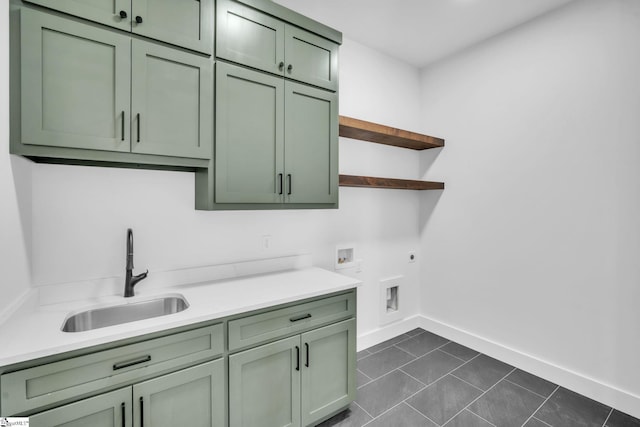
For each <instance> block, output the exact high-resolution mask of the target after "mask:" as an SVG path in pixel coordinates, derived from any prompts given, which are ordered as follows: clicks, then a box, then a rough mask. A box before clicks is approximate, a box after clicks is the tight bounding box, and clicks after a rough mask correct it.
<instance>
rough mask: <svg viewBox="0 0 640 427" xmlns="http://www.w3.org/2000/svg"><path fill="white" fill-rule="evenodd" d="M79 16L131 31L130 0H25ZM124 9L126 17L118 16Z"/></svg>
mask: <svg viewBox="0 0 640 427" xmlns="http://www.w3.org/2000/svg"><path fill="white" fill-rule="evenodd" d="M25 1H27V2H29V3H34V4H39V5H41V6H45V7H48V8H51V9H55V10H59V11H61V12H65V13H68V14H70V15H75V16H78V17H80V18H84V19H88V20H90V21H94V22H98V23H100V24H104V25H109V26H111V27H115V28H119V29H121V30H125V31H131V0H25ZM120 11H124V12H125V13H126V14H127V16H126V18H122V17H120Z"/></svg>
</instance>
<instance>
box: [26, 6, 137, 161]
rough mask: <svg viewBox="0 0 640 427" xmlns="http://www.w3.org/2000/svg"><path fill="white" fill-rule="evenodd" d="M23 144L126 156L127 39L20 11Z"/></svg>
mask: <svg viewBox="0 0 640 427" xmlns="http://www.w3.org/2000/svg"><path fill="white" fill-rule="evenodd" d="M20 31H21V34H20V36H21V40H20V43H21V79H22V80H21V93H22V95H21V116H22V141H23V143H25V144H34V145H48V146H55V147H71V148H87V149H92V150H111V151H129V149H130V144H129V117H130V114H129V102H130V76H129V74H130V66H131V62H130V54H131V40H130V38H129V37H127V36H123V35H121V34H116V33H114V32H112V31H107V30H103V29H100V28H96V27H94V26H91V25H85V24H81V23H78V22H74V21H70V20H68V19H64V18H60V17H57V16H53V15H49V14H46V13H41V12H37V11H34V10H28V9H22V10H21V11H20Z"/></svg>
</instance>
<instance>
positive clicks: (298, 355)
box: [296, 346, 300, 371]
mask: <svg viewBox="0 0 640 427" xmlns="http://www.w3.org/2000/svg"><path fill="white" fill-rule="evenodd" d="M299 370H300V347H298V346H296V371H299Z"/></svg>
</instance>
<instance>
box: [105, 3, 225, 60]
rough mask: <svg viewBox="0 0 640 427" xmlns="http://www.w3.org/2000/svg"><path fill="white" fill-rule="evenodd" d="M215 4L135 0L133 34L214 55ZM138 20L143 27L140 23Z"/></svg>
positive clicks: (132, 9) (132, 15) (132, 13)
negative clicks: (137, 19) (137, 18)
mask: <svg viewBox="0 0 640 427" xmlns="http://www.w3.org/2000/svg"><path fill="white" fill-rule="evenodd" d="M94 1H95V0H94ZM214 1H215V0H190V1H176V0H132V1H131V17H132V18H131V19H132V24H131V25H132V29H131V31H132V32H133V33H135V34H140V35H143V36H146V37H150V38H153V39H156V40H161V41H164V42H167V43H171V44H175V45H178V46H182V47H186V48H187V49H193V50H197V51H200V52H204V53H206V54H209V55H211V54H213V34H214V19H213V16H214V12H215V10H214ZM138 16H139V17H140V18H142V22H141V23H137V21H136V17H138Z"/></svg>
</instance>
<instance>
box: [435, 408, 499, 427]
mask: <svg viewBox="0 0 640 427" xmlns="http://www.w3.org/2000/svg"><path fill="white" fill-rule="evenodd" d="M464 411H467V412H468V413H470V414H471V415H473V416H475V417H478V418H480V419H481V420H482V421H486V422H487V423H489V424H491V425H492V426H493V427H497V426H496V425H495V424H494V423H492V422H491V421H489V420H486V419H484V418H482V417H481V416H480V415H478V414H476V413H475V412H471V411H470V410H468V409H466V408H465V409H463V410H462V411H460V412H458V414H461V413H463V412H464ZM456 416H457V414H456V415H454V416H453V418H455V417H456ZM453 418H451V419H450V420H449V421H447V422H446V423H444V424H442V426H443V427H444V426H446V425H447V424H449V423H450V422H451V420H453Z"/></svg>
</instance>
